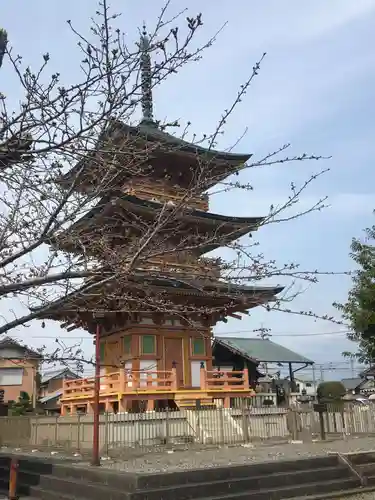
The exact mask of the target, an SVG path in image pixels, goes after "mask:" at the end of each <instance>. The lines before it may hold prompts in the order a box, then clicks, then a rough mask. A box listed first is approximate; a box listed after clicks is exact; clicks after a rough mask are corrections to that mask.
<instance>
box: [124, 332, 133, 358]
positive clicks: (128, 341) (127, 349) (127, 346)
mask: <svg viewBox="0 0 375 500" xmlns="http://www.w3.org/2000/svg"><path fill="white" fill-rule="evenodd" d="M123 346H124V354H131V353H132V336H131V335H126V336H125V337H124V340H123Z"/></svg>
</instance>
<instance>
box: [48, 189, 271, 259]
mask: <svg viewBox="0 0 375 500" xmlns="http://www.w3.org/2000/svg"><path fill="white" fill-rule="evenodd" d="M163 206H164V204H162V203H159V202H156V201H151V200H144V199H141V198H138V197H136V196H133V195H129V194H123V193H120V192H117V193H112V194H108V195H107V196H106V197H104V198H102V199H101V200H100V201H99V203H97V204H96V205H95V206H94V207H93V208H92V209H91V210H90V211H89V212H87V214H85V215H84V217H82V218H81V219H80V220H78V221H77V222H75V223H74V224H73V225H72V226H71V227H70V228H68V229H67V230H66V231H65V232H64V233H60V235H59V236H58V237H57V239H56V243H55V245H56V246H57V247H59V248H61V249H64V250H67V251H75V250H76V249H77V250H79V249H80V248H82V245H83V246H85V243H84V241H85V233H86V235H87V240H88V245H87V246H88V247H89V244H90V243H91V242H92V241H93V237H94V235H95V230H94V231H93V227H94V228H95V229H96V233H97V235H98V236H99V234H100V233H101V232H105V233H106V234H107V233H109V234H108V235H109V236H110V235H111V234H112V235H113V237H114V238H115V237H116V235H117V233H116V232H115V231H114V228H115V227H116V223H117V224H118V228H119V231H121V235H123V231H124V229H125V228H126V221H128V222H129V225H128V227H130V229H131V228H132V221H133V219H132V217H137V218H139V217H140V216H141V217H142V216H143V217H144V218H145V219H147V220H148V221H150V224H152V223H153V222H152V221H153V218H154V217H156V216H157V215H158V211H160V209H161V208H163ZM170 208H171V209H173V208H174V207H173V205H172V206H171V207H170ZM116 214H117V215H118V220H117V221H116ZM104 219H108V220H110V225H109V226H110V228H107V226H106V224H105V223H104V224H103V220H104ZM136 221H137V219H135V221H133V225H134V224H136ZM263 221H264V217H236V216H228V215H222V214H216V213H210V212H206V211H204V210H197V209H189V208H187V207H181V210H180V211H179V210H178V207H177V211H176V214H175V215H174V216H173V218H172V223H173V225H174V229H173V231H170V237H171V238H172V237H173V238H175V237H176V234H177V233H183V232H184V231H188V230H189V229H190V230H191V228H192V226H193V225H194V227H195V229H196V233H197V237H196V242H195V244H196V250H197V253H199V254H201V255H202V254H204V253H207V252H209V251H212V250H214V249H215V248H219V247H220V246H224V245H225V244H228V243H229V242H230V241H233V240H236V239H238V238H240V237H241V236H244V235H245V234H247V233H249V232H250V231H256V230H257V229H258V226H259V225H260V224H261V223H262V222H263ZM199 228H202V230H203V229H204V230H205V231H206V232H205V233H204V235H203V236H201V237H199V236H198V235H199ZM210 228H211V230H210ZM134 229H136V228H135V227H134ZM212 231H214V236H212V237H211V236H210V234H211V233H212ZM163 235H164V238H165V236H166V235H165V232H164V233H163ZM78 242H79V245H78ZM88 250H89V248H88Z"/></svg>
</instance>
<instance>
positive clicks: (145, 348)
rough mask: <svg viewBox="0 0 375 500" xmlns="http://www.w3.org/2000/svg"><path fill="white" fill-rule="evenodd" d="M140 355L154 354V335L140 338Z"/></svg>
mask: <svg viewBox="0 0 375 500" xmlns="http://www.w3.org/2000/svg"><path fill="white" fill-rule="evenodd" d="M141 353H142V354H156V338H155V335H142V337H141Z"/></svg>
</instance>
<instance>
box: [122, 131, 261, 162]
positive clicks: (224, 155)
mask: <svg viewBox="0 0 375 500" xmlns="http://www.w3.org/2000/svg"><path fill="white" fill-rule="evenodd" d="M116 125H117V127H119V130H120V131H121V132H124V134H125V135H131V136H136V137H139V136H140V137H142V138H143V139H144V140H146V141H152V142H160V143H161V144H170V145H174V146H178V150H177V151H182V152H189V153H194V154H197V153H198V154H205V155H208V156H209V157H210V158H215V160H217V161H219V162H220V161H223V162H226V163H227V162H234V163H236V164H241V163H246V162H247V161H248V160H249V159H250V158H251V156H252V154H251V153H232V152H227V151H218V150H215V149H212V148H205V147H204V146H199V145H197V144H193V143H191V142H188V141H185V140H184V139H180V138H179V137H176V136H174V135H171V134H168V133H167V132H164V131H163V130H160V128H158V127H157V126H156V124H154V123H153V122H147V121H142V122H141V123H140V124H139V125H138V126H135V127H134V126H131V125H127V124H125V123H122V122H117V123H116ZM116 125H114V126H115V127H116Z"/></svg>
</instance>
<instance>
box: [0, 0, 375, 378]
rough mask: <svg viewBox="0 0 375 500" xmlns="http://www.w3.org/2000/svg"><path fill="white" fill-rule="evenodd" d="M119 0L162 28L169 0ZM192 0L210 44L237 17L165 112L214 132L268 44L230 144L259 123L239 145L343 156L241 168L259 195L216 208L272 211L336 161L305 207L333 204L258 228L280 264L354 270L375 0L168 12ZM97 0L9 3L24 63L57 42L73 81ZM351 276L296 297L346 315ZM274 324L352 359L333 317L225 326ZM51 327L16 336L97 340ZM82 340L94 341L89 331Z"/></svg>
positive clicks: (288, 339)
mask: <svg viewBox="0 0 375 500" xmlns="http://www.w3.org/2000/svg"><path fill="white" fill-rule="evenodd" d="M110 4H111V5H112V6H113V7H114V10H115V11H117V12H122V13H123V16H122V18H121V23H122V29H123V30H124V31H125V32H126V33H128V35H129V37H130V38H133V39H135V38H136V37H137V28H138V27H140V26H141V25H142V23H143V21H145V22H146V24H147V25H148V26H153V25H154V22H155V19H156V16H157V15H158V13H159V11H160V8H161V7H162V5H163V2H162V1H160V0H152V1H151V0H144V1H143V2H141V1H139V2H134V1H132V2H131V1H120V0H112V1H110ZM186 6H188V7H189V12H190V13H191V14H196V13H198V12H200V11H202V14H203V21H204V29H203V30H202V32H201V34H200V38H199V40H198V41H204V39H205V38H208V37H209V36H210V35H212V34H213V33H215V31H216V30H217V29H218V28H219V27H220V26H221V25H223V24H224V23H225V22H228V24H227V25H226V27H225V29H224V30H223V32H222V33H221V34H220V36H219V38H218V40H217V42H216V43H215V45H214V46H213V47H212V48H210V49H209V51H207V52H206V54H205V56H204V58H203V60H202V61H200V62H199V63H198V64H194V65H191V66H188V67H186V68H184V70H182V71H181V72H180V73H179V74H178V75H176V76H173V77H172V78H170V79H169V80H168V82H166V84H165V85H163V86H162V87H161V88H160V89H159V90H158V91H157V92H156V95H155V114H156V117H157V118H158V119H161V120H164V119H168V120H175V119H179V120H181V122H182V123H184V122H187V121H191V122H192V128H193V130H194V132H196V133H198V134H199V133H204V132H207V131H208V132H209V131H210V130H211V131H212V130H213V129H214V128H215V124H216V123H217V121H218V118H219V117H220V113H221V111H222V110H223V109H224V108H225V107H226V106H227V105H228V104H229V103H230V102H231V100H232V99H233V96H234V95H235V92H236V90H237V88H238V86H239V85H240V84H241V83H242V81H244V80H245V78H246V76H247V75H248V74H249V72H250V71H251V68H252V66H253V64H254V63H255V62H256V61H257V60H258V59H259V57H260V56H261V54H262V53H263V52H267V57H266V59H265V61H264V64H263V65H262V68H261V71H260V75H259V77H258V78H257V79H256V81H255V83H254V85H253V86H252V88H251V90H250V92H249V93H248V95H247V96H246V98H245V100H244V102H243V103H242V106H241V107H239V108H238V109H237V110H236V112H235V113H234V114H233V116H232V117H231V120H230V122H229V123H228V127H227V130H226V134H225V135H224V136H223V137H222V139H221V144H220V145H221V146H222V148H225V147H228V146H230V145H231V144H233V142H234V141H235V140H236V139H237V138H238V137H239V136H240V135H241V134H242V133H243V131H244V130H245V128H246V127H248V132H247V134H246V136H245V137H244V138H243V139H242V141H241V142H240V144H239V145H238V146H237V150H238V151H241V152H252V153H254V155H255V156H256V157H259V156H261V155H262V154H263V153H265V152H268V151H273V150H275V149H276V148H278V147H279V146H281V145H283V144H284V143H286V142H291V143H292V146H293V152H296V153H304V152H306V153H309V154H318V155H332V159H331V160H329V161H327V162H326V163H325V164H324V165H323V164H321V165H319V164H318V163H316V162H314V163H299V164H294V165H283V166H276V167H270V168H267V169H262V170H256V171H255V170H252V171H250V172H248V173H246V174H244V175H243V176H242V178H241V180H244V181H245V182H251V183H252V184H253V185H254V188H255V189H254V191H253V192H252V193H242V194H240V195H239V194H238V193H237V194H236V195H235V196H234V195H231V194H226V195H221V196H219V197H217V198H214V199H213V200H212V203H211V209H212V210H213V211H216V212H220V213H224V214H228V215H230V214H231V215H243V216H258V215H263V214H265V213H266V212H267V209H268V207H269V206H270V205H271V204H272V203H274V204H276V203H278V202H280V201H282V200H283V199H285V197H286V196H288V194H289V192H288V188H289V185H290V183H291V181H294V182H295V183H297V184H298V183H301V182H303V180H304V179H307V178H308V177H309V176H310V175H311V174H312V173H314V172H316V171H318V170H319V169H320V168H322V167H329V168H330V172H329V173H328V174H325V176H324V177H323V178H321V179H319V180H318V181H316V182H314V184H313V185H312V187H311V189H310V190H309V191H307V192H306V193H305V195H304V198H303V200H302V202H303V203H302V205H303V207H305V206H308V205H309V204H310V203H312V202H314V200H318V199H319V198H320V197H322V196H325V195H328V196H329V203H330V205H331V206H330V208H328V209H326V210H325V211H324V212H321V213H315V214H310V215H307V216H306V217H304V218H303V219H300V220H296V221H292V222H288V223H286V224H279V225H271V226H269V227H266V228H264V229H262V230H261V231H259V233H258V234H257V236H256V237H257V239H259V241H260V243H261V248H262V250H263V251H264V252H265V253H266V255H267V256H268V257H269V258H275V259H277V260H278V261H280V262H282V263H283V262H287V261H291V260H292V261H295V262H298V263H300V264H301V268H303V269H311V270H312V269H321V270H326V271H342V270H348V269H350V268H351V267H352V263H351V261H350V259H349V257H348V252H349V245H350V241H351V238H352V237H353V236H360V235H361V231H362V229H363V228H364V227H366V226H368V225H370V224H372V222H373V220H372V210H373V208H375V207H374V205H375V204H374V194H375V182H374V181H375V174H374V170H373V161H374V160H373V159H374V157H375V140H374V137H375V121H374V116H375V100H374V89H375V51H374V46H375V31H374V26H375V0H355V1H354V0H315V1H314V2H312V1H310V2H307V1H305V2H301V1H300V0H284V1H281V0H263V1H262V2H259V1H258V2H257V1H255V0H247V1H245V0H233V1H232V2H227V1H224V0H215V1H214V0H205V1H204V2H202V1H200V2H198V1H197V0H189V1H187V0H172V2H171V7H170V12H171V14H173V13H176V12H178V11H180V10H182V9H183V8H184V7H186ZM94 10H95V1H94V0H74V1H73V0H65V1H64V2H53V1H51V0H49V1H47V0H34V1H33V2H25V1H24V0H12V1H11V2H4V1H3V2H1V3H0V22H1V27H3V28H6V29H7V30H8V33H9V37H10V40H11V43H12V45H13V46H14V47H15V49H16V51H17V52H18V53H21V54H22V55H23V57H24V59H25V60H26V61H28V62H30V64H31V65H36V64H37V62H38V61H39V60H40V54H42V53H44V52H46V51H48V52H49V53H50V54H51V58H52V68H53V69H58V70H59V71H60V72H61V73H62V75H63V78H64V79H65V81H71V82H73V81H74V78H75V75H76V70H75V68H76V63H77V57H76V52H75V50H74V40H73V39H72V35H71V33H70V32H69V29H68V27H67V25H66V22H65V21H66V20H67V19H71V20H72V21H73V22H74V23H75V24H76V26H77V27H78V28H79V29H83V30H87V29H88V26H89V18H90V16H91V15H92V14H93V12H94ZM8 70H9V67H8V66H7V65H6V64H5V65H4V67H3V69H2V71H1V74H0V83H1V90H2V92H5V93H7V95H8V96H13V97H14V98H15V99H16V97H17V96H16V93H15V89H14V80H13V78H12V77H11V75H10V73H9V71H8ZM349 285H350V281H349V279H348V278H346V277H337V276H336V277H326V278H324V279H321V280H320V282H319V284H316V285H313V286H310V287H309V288H308V290H307V291H306V292H305V293H304V294H303V295H302V296H300V297H299V298H298V299H297V300H296V302H295V303H294V304H293V308H294V309H296V310H302V309H303V310H310V309H311V310H312V311H314V312H316V313H318V314H325V313H328V314H331V313H333V314H336V316H337V313H336V312H335V311H334V309H333V308H332V306H331V304H332V302H333V301H344V300H345V297H346V294H347V291H348V287H349ZM262 324H263V326H264V327H269V328H272V332H273V335H274V340H275V341H277V342H279V343H281V344H283V345H285V346H287V347H289V348H292V349H293V350H296V351H298V352H300V353H301V354H303V355H305V356H307V357H309V358H311V359H313V360H315V361H316V362H318V363H326V362H334V363H335V362H338V361H340V360H341V361H342V358H341V352H342V351H343V350H346V349H348V348H352V347H353V346H352V345H351V344H350V343H348V342H347V341H346V340H345V334H344V333H339V330H340V327H339V326H337V325H335V324H331V323H326V322H323V321H313V320H311V319H308V318H304V317H299V316H291V315H286V314H281V313H273V314H272V313H271V314H269V313H265V312H263V311H262V310H261V309H259V310H256V311H254V313H253V314H252V315H251V317H250V318H248V319H244V320H242V321H235V320H233V321H229V322H228V323H227V324H226V325H221V326H220V327H219V328H217V331H218V332H221V333H226V332H240V333H238V335H246V331H251V330H253V329H254V328H259V326H261V325H262ZM47 326H48V327H47V328H46V329H44V330H43V329H41V327H40V324H39V323H38V322H36V323H33V324H32V325H31V327H30V328H27V329H24V328H20V329H18V330H17V331H15V332H13V334H14V335H17V336H18V338H23V339H24V340H26V341H27V342H28V344H30V345H35V346H37V345H40V344H42V343H46V344H47V345H48V344H49V340H48V339H42V338H39V337H46V336H47V337H50V338H51V339H54V338H55V337H56V335H59V336H66V337H68V336H69V335H70V336H72V337H77V336H80V335H83V336H84V337H86V338H87V337H88V334H85V333H84V332H83V333H82V332H77V331H75V332H73V333H71V334H67V333H63V331H62V330H61V329H60V328H59V326H58V325H54V324H53V323H48V325H47ZM328 332H332V333H331V334H330V335H328V334H325V333H328ZM313 334H315V335H313ZM321 334H322V335H321ZM323 334H325V335H323ZM84 347H85V349H86V350H87V351H88V350H89V349H90V348H91V342H90V340H86V341H85V342H84ZM342 375H346V373H345V372H342Z"/></svg>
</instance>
